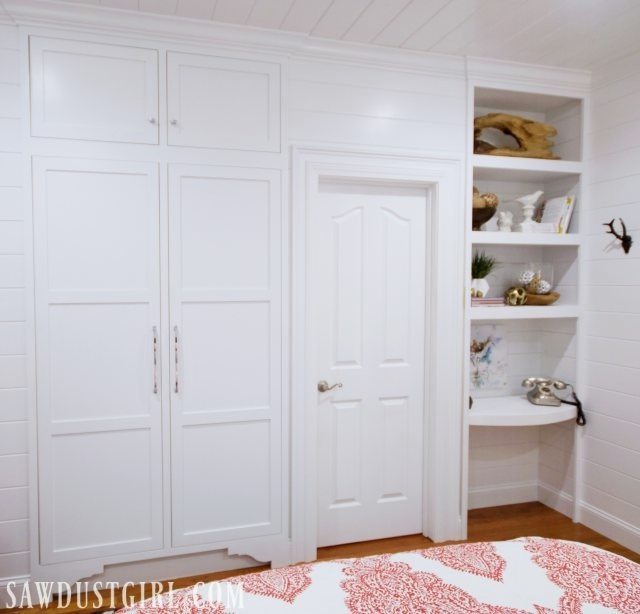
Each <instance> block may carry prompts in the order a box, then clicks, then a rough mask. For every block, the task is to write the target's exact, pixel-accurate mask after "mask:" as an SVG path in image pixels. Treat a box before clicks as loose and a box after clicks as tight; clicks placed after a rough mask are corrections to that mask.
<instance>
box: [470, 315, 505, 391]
mask: <svg viewBox="0 0 640 614" xmlns="http://www.w3.org/2000/svg"><path fill="white" fill-rule="evenodd" d="M470 350H471V388H472V390H501V389H504V388H506V387H507V384H508V380H507V342H506V327H505V326H504V325H502V324H483V325H479V326H472V327H471V347H470Z"/></svg>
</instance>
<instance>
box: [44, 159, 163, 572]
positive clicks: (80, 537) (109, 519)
mask: <svg viewBox="0 0 640 614" xmlns="http://www.w3.org/2000/svg"><path fill="white" fill-rule="evenodd" d="M159 223H160V208H159V199H158V167H157V165H156V164H150V163H133V162H114V161H102V160H101V161H89V160H75V159H67V158H41V157H36V158H34V160H33V226H34V247H35V250H34V256H35V282H36V303H35V314H36V339H37V344H36V364H37V400H38V434H39V441H38V471H39V483H40V492H39V503H40V557H41V561H42V563H44V564H47V563H54V562H60V561H70V560H76V559H78V558H80V559H82V558H92V557H98V556H105V555H109V554H113V553H116V552H117V553H122V552H138V551H144V550H150V549H154V548H159V547H160V546H161V545H162V523H161V520H162V481H161V471H162V455H161V415H162V400H161V394H160V388H159V386H157V385H156V382H157V381H158V380H159V378H160V373H159V370H158V367H157V365H156V364H155V363H156V359H157V352H158V350H157V343H158V331H159V327H160V301H161V294H160V245H159ZM154 339H155V341H154ZM104 493H110V494H109V496H106V497H105V496H104Z"/></svg>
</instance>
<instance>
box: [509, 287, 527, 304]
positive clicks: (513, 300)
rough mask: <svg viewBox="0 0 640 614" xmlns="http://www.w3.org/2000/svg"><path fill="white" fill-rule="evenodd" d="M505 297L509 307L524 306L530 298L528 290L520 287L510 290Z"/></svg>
mask: <svg viewBox="0 0 640 614" xmlns="http://www.w3.org/2000/svg"><path fill="white" fill-rule="evenodd" d="M504 297H505V298H506V299H507V305H511V306H512V307H515V306H517V305H524V304H525V303H526V302H527V298H528V296H527V292H526V290H525V289H524V288H521V287H519V286H514V287H513V288H509V289H508V290H507V291H506V292H505V293H504Z"/></svg>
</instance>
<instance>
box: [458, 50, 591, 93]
mask: <svg viewBox="0 0 640 614" xmlns="http://www.w3.org/2000/svg"><path fill="white" fill-rule="evenodd" d="M466 60H467V78H468V79H470V80H472V81H474V82H475V83H476V84H480V85H483V86H485V87H496V89H505V88H513V89H519V90H521V91H524V92H526V91H532V92H543V93H545V94H554V93H555V94H557V95H575V96H578V97H580V96H584V95H586V94H587V93H588V92H589V91H590V89H591V72H590V71H588V70H576V69H572V68H561V67H558V66H542V65H539V64H523V63H520V62H510V61H506V60H492V59H488V58H478V57H472V56H471V57H467V59H466Z"/></svg>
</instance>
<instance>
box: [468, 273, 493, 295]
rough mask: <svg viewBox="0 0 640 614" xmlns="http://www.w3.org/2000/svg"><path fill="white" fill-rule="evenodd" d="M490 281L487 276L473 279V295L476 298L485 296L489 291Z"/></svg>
mask: <svg viewBox="0 0 640 614" xmlns="http://www.w3.org/2000/svg"><path fill="white" fill-rule="evenodd" d="M489 287H490V286H489V282H488V281H487V280H486V278H484V277H483V278H482V279H472V280H471V296H473V297H474V298H484V297H486V296H487V294H488V293H489Z"/></svg>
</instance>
